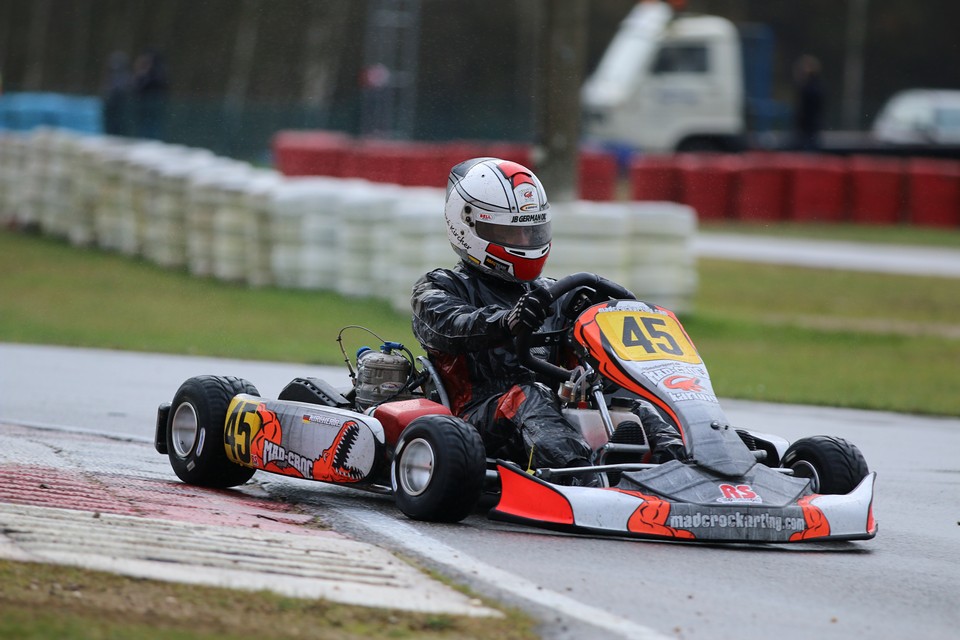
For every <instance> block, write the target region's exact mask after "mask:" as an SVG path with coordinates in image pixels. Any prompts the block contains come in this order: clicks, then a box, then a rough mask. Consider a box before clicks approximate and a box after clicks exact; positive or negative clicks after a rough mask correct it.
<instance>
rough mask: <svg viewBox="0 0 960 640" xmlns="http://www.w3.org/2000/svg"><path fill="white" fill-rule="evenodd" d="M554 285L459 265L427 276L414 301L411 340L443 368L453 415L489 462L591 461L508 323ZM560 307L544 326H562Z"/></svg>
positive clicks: (580, 463) (564, 464)
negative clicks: (469, 428)
mask: <svg viewBox="0 0 960 640" xmlns="http://www.w3.org/2000/svg"><path fill="white" fill-rule="evenodd" d="M551 282H552V281H551V280H549V279H546V278H540V279H537V280H535V281H534V282H529V283H521V282H507V281H505V280H502V279H500V278H497V277H495V276H492V275H488V274H485V273H484V272H482V271H480V270H479V269H475V268H474V267H472V266H470V265H468V264H465V263H463V262H461V263H460V264H458V265H457V267H456V268H454V269H436V270H434V271H431V272H430V273H427V274H426V275H424V276H423V277H422V278H420V279H419V280H418V281H417V283H416V284H415V285H414V286H413V296H412V299H411V304H412V306H413V335H414V336H416V338H417V340H419V341H420V344H421V345H423V348H424V349H425V350H426V351H427V353H428V354H429V356H430V360H431V361H432V362H433V364H434V366H435V367H436V368H437V369H438V371H439V373H440V376H441V378H442V379H443V382H444V386H445V388H446V390H447V394H448V395H449V396H450V403H451V405H452V406H451V410H452V411H453V413H454V414H455V415H458V416H460V417H461V418H463V419H464V420H466V421H467V422H470V423H471V424H473V425H474V426H475V427H476V428H477V430H478V431H479V432H480V435H481V436H482V437H483V441H484V444H485V445H486V450H487V455H488V456H490V457H496V458H504V459H507V460H512V461H514V462H516V463H517V464H520V465H521V466H523V467H526V466H527V465H528V464H529V463H532V465H533V466H534V467H572V466H584V465H586V464H589V463H590V462H591V460H592V452H591V450H590V447H589V445H587V443H586V442H585V441H584V439H583V437H582V436H581V435H580V433H579V431H578V430H577V429H576V428H575V427H573V426H572V425H571V424H570V423H569V422H568V421H567V420H566V419H565V418H564V417H563V415H562V413H561V411H560V404H559V400H558V399H557V397H556V395H555V394H554V393H553V392H551V391H550V390H549V389H547V388H546V387H544V386H543V385H540V384H537V383H536V378H535V376H534V374H533V372H531V371H530V370H529V369H526V368H525V367H523V366H522V365H521V364H520V362H519V361H518V359H517V355H516V353H515V352H514V350H513V348H514V347H513V338H512V336H511V335H510V333H509V331H508V330H507V329H506V328H505V327H504V323H503V318H504V316H506V315H507V313H509V312H510V310H511V309H512V308H513V306H514V305H515V304H516V303H517V301H518V300H519V299H520V296H522V295H523V294H524V293H526V292H527V291H529V290H530V289H532V288H534V287H537V286H548V285H550V284H551ZM559 307H560V304H555V306H554V310H553V315H549V316H548V317H547V320H546V323H545V326H547V327H557V326H559V324H560V323H561V322H562V318H559V317H558V315H557V312H556V309H557V308H559Z"/></svg>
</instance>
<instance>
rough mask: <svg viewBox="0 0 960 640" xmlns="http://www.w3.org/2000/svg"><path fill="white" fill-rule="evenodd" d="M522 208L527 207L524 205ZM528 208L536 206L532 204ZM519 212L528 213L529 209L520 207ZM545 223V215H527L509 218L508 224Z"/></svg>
mask: <svg viewBox="0 0 960 640" xmlns="http://www.w3.org/2000/svg"><path fill="white" fill-rule="evenodd" d="M524 206H527V205H524ZM530 206H532V207H536V206H537V205H536V204H534V205H530ZM520 210H521V211H528V210H529V209H524V207H520ZM546 221H547V214H545V213H536V214H528V215H525V216H513V218H511V220H510V222H517V223H521V224H522V223H524V222H546Z"/></svg>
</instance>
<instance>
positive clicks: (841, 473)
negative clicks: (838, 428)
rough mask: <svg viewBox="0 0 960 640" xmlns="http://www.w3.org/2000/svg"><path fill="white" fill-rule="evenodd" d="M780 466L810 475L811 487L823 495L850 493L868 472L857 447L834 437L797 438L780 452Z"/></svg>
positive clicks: (797, 474)
mask: <svg viewBox="0 0 960 640" xmlns="http://www.w3.org/2000/svg"><path fill="white" fill-rule="evenodd" d="M782 466H783V467H785V468H788V469H793V474H794V476H796V477H798V478H809V479H810V488H811V489H813V491H814V492H815V493H824V494H826V493H831V494H846V493H850V492H851V491H853V490H854V489H855V488H856V487H857V485H858V484H860V481H861V480H863V479H864V478H865V477H866V476H867V474H868V473H869V472H870V470H869V469H868V468H867V461H866V459H864V457H863V454H862V453H860V449H858V448H857V447H856V446H854V445H853V443H851V442H848V441H846V440H844V439H843V438H835V437H833V436H813V437H810V438H801V439H800V440H797V441H796V442H794V443H793V444H791V445H790V447H789V448H787V451H786V453H784V454H783V464H782Z"/></svg>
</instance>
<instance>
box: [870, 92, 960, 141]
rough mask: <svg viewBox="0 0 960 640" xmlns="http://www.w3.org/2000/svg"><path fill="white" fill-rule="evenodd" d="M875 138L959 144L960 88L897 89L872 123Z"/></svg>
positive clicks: (877, 139) (879, 139)
mask: <svg viewBox="0 0 960 640" xmlns="http://www.w3.org/2000/svg"><path fill="white" fill-rule="evenodd" d="M873 136H874V138H875V139H876V141H877V142H881V143H884V144H893V145H960V90H946V89H908V90H905V91H901V92H899V93H896V94H894V95H893V97H891V98H890V99H889V100H888V101H887V102H886V104H885V105H884V106H883V108H882V109H881V110H880V113H879V115H878V116H877V119H876V121H875V122H874V124H873Z"/></svg>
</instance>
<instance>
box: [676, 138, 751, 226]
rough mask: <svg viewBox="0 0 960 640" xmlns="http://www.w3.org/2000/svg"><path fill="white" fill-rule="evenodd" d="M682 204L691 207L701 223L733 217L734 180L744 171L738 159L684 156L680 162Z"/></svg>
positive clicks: (732, 157)
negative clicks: (739, 172)
mask: <svg viewBox="0 0 960 640" xmlns="http://www.w3.org/2000/svg"><path fill="white" fill-rule="evenodd" d="M677 167H678V170H679V175H680V185H681V186H680V202H683V203H684V204H687V205H690V206H691V207H693V209H694V210H695V211H696V212H697V216H698V217H699V218H700V219H701V220H722V219H724V218H729V217H730V212H731V209H730V207H731V204H732V197H733V192H734V191H733V188H734V184H735V183H734V178H735V176H736V174H737V171H738V170H739V168H740V160H739V158H737V157H736V156H721V155H711V154H704V155H683V156H681V157H680V159H679V161H678V165H677Z"/></svg>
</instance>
